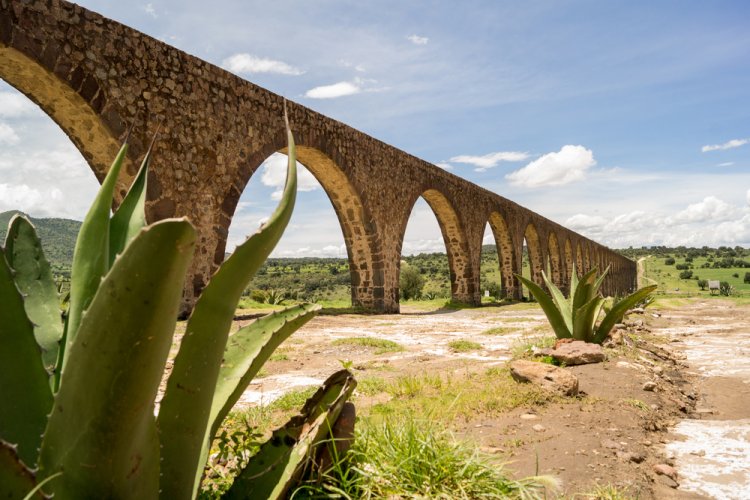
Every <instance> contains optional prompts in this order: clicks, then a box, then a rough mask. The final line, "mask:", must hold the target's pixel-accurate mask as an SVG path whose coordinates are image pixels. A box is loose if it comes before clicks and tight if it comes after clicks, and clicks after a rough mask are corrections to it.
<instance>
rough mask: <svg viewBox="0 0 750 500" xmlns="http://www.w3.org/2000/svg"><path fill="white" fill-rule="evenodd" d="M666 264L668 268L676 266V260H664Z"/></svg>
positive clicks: (671, 258) (670, 258)
mask: <svg viewBox="0 0 750 500" xmlns="http://www.w3.org/2000/svg"><path fill="white" fill-rule="evenodd" d="M664 264H665V265H667V266H672V265H674V258H673V257H669V258H668V259H664Z"/></svg>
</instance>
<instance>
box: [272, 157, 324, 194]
mask: <svg viewBox="0 0 750 500" xmlns="http://www.w3.org/2000/svg"><path fill="white" fill-rule="evenodd" d="M288 161H289V158H288V157H287V155H285V154H282V153H274V154H272V155H271V156H269V157H268V158H267V159H266V161H264V162H263V163H262V164H261V167H262V169H263V174H262V175H261V178H260V180H261V182H262V183H263V185H264V186H269V187H274V188H276V191H274V192H273V194H271V198H272V199H274V200H280V199H281V194H282V193H283V190H284V183H285V182H286V167H287V163H288ZM318 188H320V183H318V180H317V179H316V178H315V176H313V174H311V173H310V171H309V170H307V169H306V168H305V167H304V165H302V164H301V163H300V162H297V190H298V191H314V190H316V189H318Z"/></svg>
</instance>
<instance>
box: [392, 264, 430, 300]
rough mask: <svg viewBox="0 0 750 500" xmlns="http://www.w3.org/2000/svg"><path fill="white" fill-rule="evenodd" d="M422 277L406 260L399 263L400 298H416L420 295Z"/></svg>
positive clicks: (422, 284) (422, 282) (422, 285)
mask: <svg viewBox="0 0 750 500" xmlns="http://www.w3.org/2000/svg"><path fill="white" fill-rule="evenodd" d="M424 283H425V280H424V277H422V275H421V274H419V270H418V269H417V268H415V267H413V266H410V265H408V264H407V263H406V262H402V263H401V274H400V276H399V279H398V286H399V289H400V291H401V298H403V299H404V300H412V299H418V298H420V297H421V296H422V287H424Z"/></svg>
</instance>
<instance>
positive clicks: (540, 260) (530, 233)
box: [524, 222, 545, 287]
mask: <svg viewBox="0 0 750 500" xmlns="http://www.w3.org/2000/svg"><path fill="white" fill-rule="evenodd" d="M524 238H525V239H526V247H527V251H528V253H529V269H530V271H531V280H532V281H533V282H534V283H536V284H537V285H539V286H541V287H544V286H545V285H544V279H543V278H542V270H543V269H544V256H543V253H542V245H541V242H540V241H539V232H538V231H537V229H536V226H535V225H534V223H533V222H530V223H529V224H528V225H527V226H526V230H525V231H524Z"/></svg>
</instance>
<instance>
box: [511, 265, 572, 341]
mask: <svg viewBox="0 0 750 500" xmlns="http://www.w3.org/2000/svg"><path fill="white" fill-rule="evenodd" d="M516 278H518V279H519V280H521V282H522V283H523V284H524V285H526V288H528V289H529V291H530V292H531V293H532V294H533V295H534V298H535V299H536V301H537V302H539V305H540V306H541V307H542V311H544V314H546V315H547V320H549V323H550V325H551V326H552V329H553V330H554V331H555V336H556V337H557V338H559V339H565V338H570V336H571V331H570V330H568V326H567V323H566V321H565V319H564V318H563V316H562V314H561V313H560V310H559V309H558V308H557V307H556V306H555V303H554V302H553V301H552V299H550V298H549V296H548V295H547V293H546V292H545V291H544V290H543V289H542V287H540V286H539V285H537V284H536V283H534V282H533V281H531V280H530V279H527V278H524V277H523V276H520V275H518V274H516Z"/></svg>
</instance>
